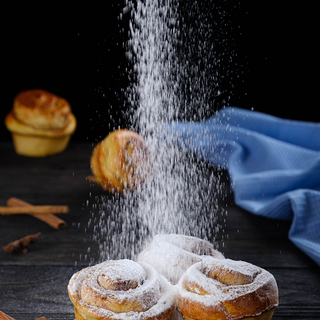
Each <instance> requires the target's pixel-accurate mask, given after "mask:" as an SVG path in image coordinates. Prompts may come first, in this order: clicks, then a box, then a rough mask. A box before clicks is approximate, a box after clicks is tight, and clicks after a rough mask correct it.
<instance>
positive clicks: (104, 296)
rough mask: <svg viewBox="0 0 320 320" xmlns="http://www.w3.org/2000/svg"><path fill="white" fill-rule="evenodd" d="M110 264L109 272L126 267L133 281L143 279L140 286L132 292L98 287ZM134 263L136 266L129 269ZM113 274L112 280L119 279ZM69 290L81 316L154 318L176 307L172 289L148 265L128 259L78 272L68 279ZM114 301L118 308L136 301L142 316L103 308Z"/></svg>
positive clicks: (137, 312) (138, 312) (137, 313)
mask: <svg viewBox="0 0 320 320" xmlns="http://www.w3.org/2000/svg"><path fill="white" fill-rule="evenodd" d="M122 263H123V265H122V266H121V264H122ZM109 264H110V265H111V269H112V268H113V267H114V266H115V265H116V264H118V265H119V267H120V269H121V268H122V269H123V270H125V269H126V267H129V268H130V270H128V274H132V273H133V274H134V275H133V276H134V278H135V279H136V280H138V281H140V280H141V277H143V283H141V284H140V285H139V286H138V287H137V288H135V289H130V290H128V291H116V292H115V291H110V290H105V289H104V288H101V287H99V286H97V285H98V284H97V278H98V277H99V275H101V274H102V273H103V274H107V273H108V265H109ZM133 264H136V265H138V267H133V268H132V266H133ZM141 269H142V270H141ZM112 273H113V274H114V275H115V277H118V276H119V273H118V272H114V271H112V270H111V274H112ZM128 274H125V275H124V277H125V278H128ZM68 291H69V296H70V298H71V300H72V302H73V303H74V305H75V308H77V310H78V311H79V312H81V313H82V314H83V315H84V316H86V315H88V316H90V315H91V316H97V317H104V318H106V319H108V318H111V319H140V318H142V317H145V316H154V317H155V316H157V315H160V314H162V313H165V312H168V315H169V314H170V312H172V311H173V309H174V305H175V290H174V289H173V287H172V286H171V285H170V284H169V283H168V282H167V281H166V280H165V279H164V278H163V277H162V276H160V275H159V274H158V273H157V272H156V270H155V269H153V268H152V267H150V266H149V265H147V264H143V263H141V264H137V263H135V262H133V261H128V260H118V261H106V262H104V263H101V264H98V265H96V266H93V267H89V268H85V269H83V270H81V271H79V272H78V273H76V274H75V275H73V277H72V278H71V280H70V282H69V285H68ZM114 301H116V303H119V304H120V305H122V304H123V303H127V302H128V301H129V302H130V301H132V302H133V303H134V304H135V303H136V301H138V302H139V303H140V304H141V305H142V307H143V309H144V310H143V312H142V313H141V312H140V311H135V310H128V311H127V312H122V313H117V312H113V311H110V310H109V309H107V308H106V307H107V306H108V305H110V304H112V303H113V302H114Z"/></svg>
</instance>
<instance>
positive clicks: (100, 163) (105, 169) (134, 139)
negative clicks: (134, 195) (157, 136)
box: [88, 129, 150, 193]
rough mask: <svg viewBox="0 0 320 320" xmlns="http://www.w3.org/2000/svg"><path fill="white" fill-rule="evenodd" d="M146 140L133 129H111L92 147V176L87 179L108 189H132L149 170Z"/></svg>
mask: <svg viewBox="0 0 320 320" xmlns="http://www.w3.org/2000/svg"><path fill="white" fill-rule="evenodd" d="M148 159H149V153H148V150H147V146H146V143H145V140H144V139H143V138H142V137H141V136H140V135H139V134H138V133H136V132H133V131H130V130H125V129H119V130H116V131H114V132H111V133H110V134H109V135H108V136H107V137H106V138H105V139H103V140H102V141H100V142H99V143H98V144H97V145H96V146H95V148H94V149H93V152H92V156H91V159H90V164H91V171H92V173H93V176H89V177H88V178H89V180H91V181H94V182H96V183H98V184H99V185H100V186H102V187H103V188H104V189H105V190H108V191H111V192H120V193H122V192H124V191H134V190H135V189H136V188H137V187H138V186H141V185H142V184H143V182H144V181H145V179H146V178H147V176H148V172H149V171H150V161H149V160H148Z"/></svg>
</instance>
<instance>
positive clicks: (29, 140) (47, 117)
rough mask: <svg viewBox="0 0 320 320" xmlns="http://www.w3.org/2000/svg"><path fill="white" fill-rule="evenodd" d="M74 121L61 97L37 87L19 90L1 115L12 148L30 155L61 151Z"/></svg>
mask: <svg viewBox="0 0 320 320" xmlns="http://www.w3.org/2000/svg"><path fill="white" fill-rule="evenodd" d="M76 124H77V122H76V118H75V116H74V115H73V114H72V112H71V108H70V105H69V103H68V102H67V101H66V100H65V99H63V98H61V97H58V96H56V95H54V94H52V93H49V92H47V91H44V90H40V89H36V90H28V91H23V92H21V93H19V94H18V95H17V96H16V97H15V99H14V102H13V109H12V110H11V111H10V112H9V114H8V115H7V116H6V118H5V125H6V127H7V129H8V130H9V131H10V132H11V134H12V139H13V144H14V147H15V150H16V152H17V153H18V154H20V155H25V156H30V157H44V156H47V155H52V154H56V153H60V152H62V151H63V150H64V149H65V148H66V147H67V145H68V143H69V140H70V137H71V135H72V134H73V133H74V131H75V129H76Z"/></svg>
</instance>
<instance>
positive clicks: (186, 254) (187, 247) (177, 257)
mask: <svg viewBox="0 0 320 320" xmlns="http://www.w3.org/2000/svg"><path fill="white" fill-rule="evenodd" d="M206 256H212V257H215V258H217V259H224V256H223V255H222V253H220V252H219V251H217V250H215V249H214V247H213V245H212V244H211V243H210V242H208V241H206V240H202V239H199V238H196V237H191V236H184V235H178V234H164V235H156V236H155V237H154V238H153V240H152V241H151V242H150V244H149V245H148V246H147V247H146V248H145V249H144V250H143V251H142V252H141V253H140V254H139V255H138V259H137V260H138V261H141V262H146V263H149V264H150V265H152V266H153V267H154V268H156V269H157V270H158V271H159V272H160V273H161V274H162V275H164V276H165V277H166V278H167V279H168V280H169V281H170V282H171V283H172V284H177V282H178V281H179V279H180V278H181V276H182V275H183V274H184V272H185V271H186V270H187V269H188V268H189V267H190V266H191V265H193V264H194V263H196V262H199V261H201V260H202V259H203V258H205V257H206Z"/></svg>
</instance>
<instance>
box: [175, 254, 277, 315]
mask: <svg viewBox="0 0 320 320" xmlns="http://www.w3.org/2000/svg"><path fill="white" fill-rule="evenodd" d="M177 290H178V296H177V299H178V307H179V310H180V312H181V313H182V315H183V317H184V318H185V319H188V320H190V319H203V320H220V319H234V320H270V319H271V318H272V315H273V312H274V309H275V308H276V306H277V305H278V299H279V298H278V287H277V283H276V281H275V278H274V277H273V275H272V274H271V273H269V272H268V271H266V270H264V269H262V268H259V267H257V266H254V265H252V264H250V263H247V262H243V261H234V260H230V259H215V258H212V257H207V258H205V259H203V260H202V261H201V262H198V263H196V264H194V265H192V266H191V267H190V268H189V269H188V270H187V271H186V272H185V274H184V275H183V276H182V277H181V279H180V281H179V283H178V285H177Z"/></svg>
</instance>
